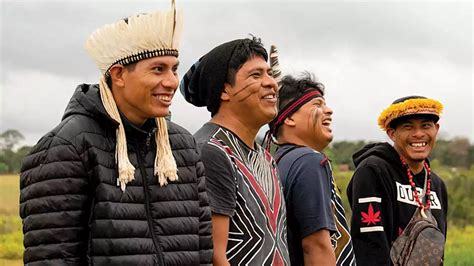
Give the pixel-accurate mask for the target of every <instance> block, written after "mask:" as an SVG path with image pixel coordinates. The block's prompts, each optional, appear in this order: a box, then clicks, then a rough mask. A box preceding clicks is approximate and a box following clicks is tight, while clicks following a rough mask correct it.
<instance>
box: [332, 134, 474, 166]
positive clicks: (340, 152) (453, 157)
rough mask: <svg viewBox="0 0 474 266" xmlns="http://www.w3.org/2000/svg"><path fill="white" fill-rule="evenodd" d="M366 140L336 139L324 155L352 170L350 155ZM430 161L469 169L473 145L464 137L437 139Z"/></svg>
mask: <svg viewBox="0 0 474 266" xmlns="http://www.w3.org/2000/svg"><path fill="white" fill-rule="evenodd" d="M369 143H370V142H367V141H363V140H360V141H336V142H333V143H332V145H330V146H329V147H328V148H327V149H326V150H325V153H326V155H327V156H328V157H329V158H330V159H331V162H332V163H333V164H335V165H348V167H349V169H351V170H353V169H354V168H355V167H354V163H353V162H352V155H353V154H354V153H355V152H357V151H358V150H360V149H361V148H362V147H364V146H365V145H367V144H369ZM430 161H431V162H432V163H435V164H440V165H442V166H447V167H452V168H463V169H469V168H470V167H471V166H472V165H474V145H472V144H471V143H470V142H469V139H467V138H465V137H455V138H452V139H438V140H437V142H436V145H435V148H434V149H433V152H432V154H431V156H430Z"/></svg>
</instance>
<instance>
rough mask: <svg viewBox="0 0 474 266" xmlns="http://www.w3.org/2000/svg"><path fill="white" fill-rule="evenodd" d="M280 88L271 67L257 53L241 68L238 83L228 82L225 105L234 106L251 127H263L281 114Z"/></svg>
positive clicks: (224, 106)
mask: <svg viewBox="0 0 474 266" xmlns="http://www.w3.org/2000/svg"><path fill="white" fill-rule="evenodd" d="M276 90H277V84H276V82H275V80H274V79H273V77H272V74H271V69H270V66H269V65H268V64H267V62H266V61H265V60H264V59H263V58H262V57H260V56H254V57H252V58H250V59H249V60H248V61H247V62H245V64H243V65H242V67H241V68H240V69H239V70H238V71H237V73H236V75H235V82H234V85H231V84H229V83H226V84H225V87H224V92H223V93H222V97H221V99H222V100H223V101H224V102H223V103H222V105H221V108H230V109H232V112H233V113H234V114H235V115H238V116H239V117H240V118H242V119H243V120H245V121H247V122H248V124H249V125H250V126H255V127H258V128H260V127H261V126H263V125H264V124H267V123H268V122H270V121H271V120H272V119H273V118H274V117H275V116H276V114H277V105H276V104H277V98H276Z"/></svg>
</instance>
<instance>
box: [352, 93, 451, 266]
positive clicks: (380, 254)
mask: <svg viewBox="0 0 474 266" xmlns="http://www.w3.org/2000/svg"><path fill="white" fill-rule="evenodd" d="M442 109H443V105H442V104H441V103H440V102H439V101H437V100H434V99H428V98H426V97H423V96H408V97H403V98H400V99H397V100H395V101H394V102H393V103H392V104H391V105H390V106H389V107H387V108H386V109H385V110H384V111H383V112H382V113H381V114H380V116H379V119H378V124H379V126H380V127H381V128H382V130H384V131H385V132H386V133H387V135H388V137H389V138H390V139H391V140H392V141H393V145H391V144H389V143H385V142H384V143H372V144H368V145H367V146H365V147H364V148H362V149H361V150H360V151H358V152H356V153H355V154H354V155H353V159H354V164H355V165H356V167H357V168H356V170H355V172H354V175H353V176H352V179H351V181H350V183H349V185H348V187H347V196H348V198H349V203H350V204H351V208H352V220H351V235H352V239H353V244H354V251H355V255H356V260H357V264H358V265H390V264H392V262H393V261H392V260H393V259H395V258H397V256H392V259H391V255H395V254H397V252H396V249H395V250H394V249H392V246H393V244H394V241H396V240H397V239H398V238H399V237H400V236H401V235H402V234H403V232H404V230H405V229H406V227H407V225H408V223H409V222H410V220H411V219H412V217H414V215H415V213H417V212H418V211H420V212H421V213H422V214H423V215H424V217H425V219H426V218H427V217H429V219H431V220H435V221H434V223H433V224H435V226H436V227H437V228H438V229H439V231H441V233H442V234H444V235H446V230H447V222H446V217H447V211H448V196H447V190H446V186H445V184H444V182H443V180H442V179H441V178H440V177H439V176H438V175H436V173H434V172H433V171H431V169H430V165H429V160H428V156H429V155H430V153H431V151H432V149H433V147H434V145H435V142H436V135H437V134H438V130H439V124H438V120H439V117H440V114H441V111H442ZM425 213H426V214H425ZM433 217H434V219H433ZM439 242H441V243H439V244H440V245H439V246H444V240H441V241H439ZM430 244H431V245H430ZM435 247H438V246H437V245H435V244H434V243H433V242H432V243H428V245H423V247H422V248H423V249H422V250H423V251H421V252H422V253H425V254H424V256H423V258H421V257H419V258H417V259H420V260H419V261H418V262H417V263H415V264H413V265H440V263H441V260H442V256H443V251H442V250H435V249H436V248H435ZM416 248H417V247H415V249H416ZM425 248H427V249H428V250H432V251H434V252H433V253H432V254H431V255H428V252H427V250H425ZM434 253H437V254H436V255H433V254H434ZM426 260H432V262H431V263H428V262H426ZM434 261H437V262H434ZM398 264H400V263H396V265H398ZM401 264H406V263H401ZM408 265H411V264H408Z"/></svg>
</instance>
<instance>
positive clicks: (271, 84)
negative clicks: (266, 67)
mask: <svg viewBox="0 0 474 266" xmlns="http://www.w3.org/2000/svg"><path fill="white" fill-rule="evenodd" d="M262 86H263V87H266V88H271V89H272V90H273V91H274V92H277V91H278V84H277V82H276V81H275V79H274V78H273V77H272V76H270V75H269V74H267V73H265V77H264V78H263V81H262Z"/></svg>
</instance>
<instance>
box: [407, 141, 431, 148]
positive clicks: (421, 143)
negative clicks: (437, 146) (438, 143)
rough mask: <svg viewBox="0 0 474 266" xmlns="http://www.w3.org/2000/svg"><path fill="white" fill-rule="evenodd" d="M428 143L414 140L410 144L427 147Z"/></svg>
mask: <svg viewBox="0 0 474 266" xmlns="http://www.w3.org/2000/svg"><path fill="white" fill-rule="evenodd" d="M427 144H428V143H427V142H412V143H410V146H412V147H416V148H417V147H425V146H426V145H427Z"/></svg>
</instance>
